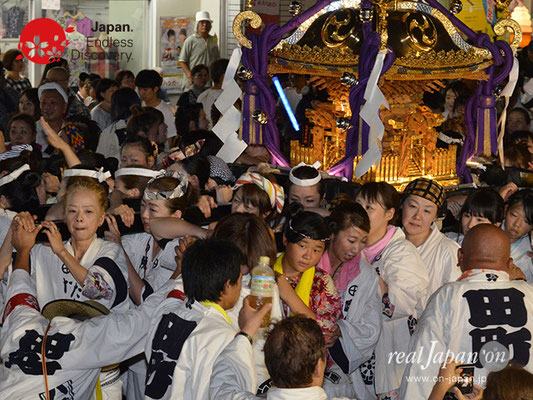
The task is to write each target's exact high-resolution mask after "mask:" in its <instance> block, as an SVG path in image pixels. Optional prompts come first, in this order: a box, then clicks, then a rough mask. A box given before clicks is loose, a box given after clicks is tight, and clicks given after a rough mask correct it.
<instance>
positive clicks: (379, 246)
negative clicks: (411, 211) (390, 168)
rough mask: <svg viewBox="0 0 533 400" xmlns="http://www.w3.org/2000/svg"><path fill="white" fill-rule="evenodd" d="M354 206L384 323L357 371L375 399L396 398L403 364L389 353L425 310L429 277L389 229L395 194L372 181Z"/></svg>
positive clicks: (403, 346) (399, 234)
mask: <svg viewBox="0 0 533 400" xmlns="http://www.w3.org/2000/svg"><path fill="white" fill-rule="evenodd" d="M357 202H358V203H360V204H361V205H362V206H363V208H364V209H365V210H366V212H367V213H368V217H369V218H370V233H369V235H368V243H367V247H366V248H365V249H364V250H363V254H364V256H365V257H363V259H362V260H361V263H365V262H367V263H368V264H370V266H371V267H372V268H373V269H374V270H375V271H376V273H377V274H378V275H379V287H380V294H379V295H380V296H381V301H382V322H383V328H382V331H381V335H380V338H379V341H378V344H377V346H376V350H375V353H374V354H375V358H372V359H371V360H370V361H368V362H367V363H365V364H363V365H362V366H361V374H362V377H363V381H364V382H365V384H366V385H367V389H368V390H370V391H371V392H372V391H373V390H375V394H377V395H378V399H384V398H387V396H388V398H391V399H397V398H398V388H399V387H400V381H401V378H402V375H403V371H404V369H405V364H401V363H395V362H394V360H392V361H391V362H390V363H389V354H391V353H394V352H395V351H406V350H407V347H408V345H409V338H410V336H411V334H412V333H413V331H414V328H415V326H416V312H415V308H419V307H420V309H423V306H424V304H425V300H426V295H427V288H428V282H429V278H428V274H427V271H426V268H425V267H424V264H423V261H422V259H421V258H420V255H419V254H418V252H417V251H416V248H415V246H414V245H413V244H412V243H411V242H409V241H408V240H407V239H405V235H404V233H403V231H402V230H401V229H400V228H397V227H395V226H393V225H390V223H392V222H393V221H394V218H395V214H396V211H397V210H398V208H399V206H400V199H399V196H398V193H397V192H396V189H394V187H392V186H391V185H389V184H388V183H385V182H370V183H367V184H365V185H363V187H362V188H361V190H360V191H359V193H358V194H357ZM417 305H418V307H417ZM374 371H375V373H374Z"/></svg>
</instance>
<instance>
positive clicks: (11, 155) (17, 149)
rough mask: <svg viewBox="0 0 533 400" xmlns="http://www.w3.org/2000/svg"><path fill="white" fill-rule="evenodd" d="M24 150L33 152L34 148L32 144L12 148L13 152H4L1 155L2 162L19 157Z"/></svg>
mask: <svg viewBox="0 0 533 400" xmlns="http://www.w3.org/2000/svg"><path fill="white" fill-rule="evenodd" d="M24 150H28V151H33V147H32V145H31V144H18V145H16V146H13V147H11V150H8V151H4V152H3V153H2V154H0V161H3V160H7V159H9V158H15V157H18V156H20V153H22V152H23V151H24Z"/></svg>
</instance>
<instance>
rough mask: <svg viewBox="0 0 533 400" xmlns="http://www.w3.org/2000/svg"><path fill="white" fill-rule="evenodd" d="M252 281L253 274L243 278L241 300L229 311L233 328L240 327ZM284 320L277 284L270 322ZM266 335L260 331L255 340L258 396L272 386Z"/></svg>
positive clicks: (263, 330)
mask: <svg viewBox="0 0 533 400" xmlns="http://www.w3.org/2000/svg"><path fill="white" fill-rule="evenodd" d="M251 281H252V275H251V274H246V275H243V276H242V288H241V294H240V296H239V300H238V301H237V304H235V307H233V308H232V309H231V310H228V317H229V318H230V320H231V323H232V324H233V326H239V312H240V311H241V308H242V303H243V301H244V298H245V297H246V296H249V295H250V285H251ZM282 318H283V312H282V309H281V299H280V297H279V289H278V285H277V284H276V283H275V284H274V295H273V296H272V310H271V311H270V321H271V322H273V323H275V322H277V321H280V320H281V319H282ZM264 333H265V329H259V330H258V331H257V333H256V334H255V336H254V338H253V341H254V345H253V349H254V360H255V371H256V373H257V382H258V387H257V393H258V394H265V393H266V392H267V391H268V390H269V389H270V386H271V385H272V381H271V379H270V374H269V373H268V371H267V368H266V365H265V355H264V353H263V347H264V345H265V337H264Z"/></svg>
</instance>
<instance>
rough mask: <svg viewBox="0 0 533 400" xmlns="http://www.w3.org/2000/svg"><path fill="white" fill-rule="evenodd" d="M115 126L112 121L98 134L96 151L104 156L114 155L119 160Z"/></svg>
mask: <svg viewBox="0 0 533 400" xmlns="http://www.w3.org/2000/svg"><path fill="white" fill-rule="evenodd" d="M115 126H116V124H115V123H112V124H111V125H109V126H108V127H107V128H106V129H104V131H103V132H102V133H101V134H100V137H99V139H98V146H97V147H96V152H97V153H100V154H103V155H104V156H106V157H115V158H116V159H117V160H119V161H120V146H119V144H118V138H117V135H116V134H115Z"/></svg>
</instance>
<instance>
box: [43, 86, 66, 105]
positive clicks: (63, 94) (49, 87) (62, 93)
mask: <svg viewBox="0 0 533 400" xmlns="http://www.w3.org/2000/svg"><path fill="white" fill-rule="evenodd" d="M45 90H55V91H56V92H57V93H59V94H60V95H61V97H62V98H63V100H65V103H66V104H68V96H67V94H66V93H65V90H63V88H62V87H61V86H59V84H57V83H55V82H48V83H45V84H43V85H41V86H39V89H38V90H37V95H38V96H39V100H41V96H42V95H43V92H44V91H45Z"/></svg>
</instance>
